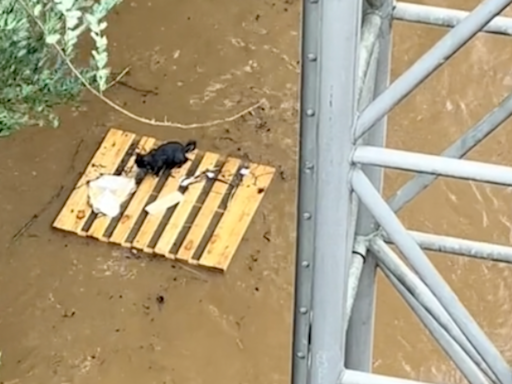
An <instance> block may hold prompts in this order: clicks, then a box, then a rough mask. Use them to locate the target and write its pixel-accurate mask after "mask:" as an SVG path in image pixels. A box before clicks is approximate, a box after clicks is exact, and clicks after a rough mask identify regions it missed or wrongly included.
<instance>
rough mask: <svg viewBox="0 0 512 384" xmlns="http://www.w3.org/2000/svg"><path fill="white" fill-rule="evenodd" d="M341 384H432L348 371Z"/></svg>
mask: <svg viewBox="0 0 512 384" xmlns="http://www.w3.org/2000/svg"><path fill="white" fill-rule="evenodd" d="M341 384H432V383H427V382H425V381H416V380H407V379H400V378H398V377H389V376H383V375H377V374H375V373H366V372H359V371H354V370H351V369H347V370H346V371H345V374H344V375H343V378H342V379H341Z"/></svg>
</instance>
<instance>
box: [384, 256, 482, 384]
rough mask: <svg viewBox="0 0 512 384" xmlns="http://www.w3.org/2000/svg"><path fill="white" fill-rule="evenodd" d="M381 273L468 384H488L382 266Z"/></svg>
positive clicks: (444, 332)
mask: <svg viewBox="0 0 512 384" xmlns="http://www.w3.org/2000/svg"><path fill="white" fill-rule="evenodd" d="M380 267H381V271H382V273H383V274H384V275H385V276H386V277H387V279H388V280H389V281H390V282H391V285H393V287H394V288H395V289H396V290H397V291H398V293H399V294H400V295H401V296H402V298H403V299H404V300H405V302H406V303H407V305H408V306H409V308H410V309H411V310H412V311H413V312H414V313H415V314H416V315H417V316H418V319H419V320H420V321H421V323H422V324H423V326H424V327H425V328H426V329H427V330H428V332H429V333H430V335H431V336H432V337H433V338H434V339H435V340H436V341H437V342H438V343H439V345H440V347H441V349H442V350H443V351H444V353H445V354H446V355H447V356H448V357H450V358H451V359H452V361H453V363H454V364H455V365H456V367H457V368H458V369H459V371H460V372H461V373H462V374H463V375H464V377H465V378H466V380H467V381H468V382H469V383H470V384H488V383H489V382H488V381H487V379H486V377H485V375H484V374H483V373H482V371H480V369H478V367H477V366H476V365H475V363H473V361H472V360H471V358H470V357H469V356H468V355H467V354H466V353H465V352H464V350H463V349H462V348H461V347H460V346H459V344H457V342H456V341H454V340H453V339H452V338H451V337H450V335H449V334H448V333H447V332H446V331H445V330H444V329H443V328H442V327H441V326H440V325H439V324H438V323H437V322H436V321H435V319H434V318H433V317H432V316H431V315H430V314H429V313H428V312H427V311H426V310H425V308H423V307H422V305H421V304H420V303H418V301H417V300H416V299H415V298H414V296H413V295H412V294H411V293H410V292H409V291H408V290H407V289H406V288H405V287H404V286H403V285H402V284H401V283H400V282H399V281H398V280H397V279H396V278H395V277H394V276H393V274H392V273H391V272H390V271H389V270H388V269H386V268H385V267H383V266H380Z"/></svg>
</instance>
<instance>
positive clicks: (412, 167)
mask: <svg viewBox="0 0 512 384" xmlns="http://www.w3.org/2000/svg"><path fill="white" fill-rule="evenodd" d="M353 161H354V163H356V164H366V165H374V166H378V167H386V168H393V169H400V170H403V171H412V172H422V173H428V174H436V175H440V176H447V177H453V178H457V179H464V180H473V181H481V182H485V183H490V184H497V185H509V186H510V185H512V167H506V166H504V165H497V164H488V163H482V162H479V161H472V160H462V159H453V158H448V157H441V156H436V155H427V154H423V153H415V152H407V151H401V150H397V149H390V148H379V147H369V146H360V147H358V148H357V149H356V150H355V151H354V154H353Z"/></svg>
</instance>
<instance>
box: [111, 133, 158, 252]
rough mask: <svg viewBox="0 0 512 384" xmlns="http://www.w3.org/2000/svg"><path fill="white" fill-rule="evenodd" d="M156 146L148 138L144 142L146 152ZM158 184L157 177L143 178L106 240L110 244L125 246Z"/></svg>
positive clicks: (152, 140) (153, 140)
mask: <svg viewBox="0 0 512 384" xmlns="http://www.w3.org/2000/svg"><path fill="white" fill-rule="evenodd" d="M155 145H156V140H155V139H153V138H150V139H149V140H148V141H147V142H146V150H147V151H149V150H151V148H152V147H153V146H155ZM157 183H158V177H155V176H152V175H148V176H146V177H144V180H142V182H141V183H140V184H139V187H138V188H137V190H136V191H135V193H134V194H133V196H132V199H131V200H130V202H129V203H128V206H127V207H126V209H125V211H124V212H123V214H122V215H121V219H120V220H119V223H117V226H116V229H114V232H113V233H112V236H111V237H110V239H109V240H108V241H109V242H111V243H115V244H121V245H124V246H127V245H128V244H127V243H126V238H127V237H128V235H129V234H130V231H131V230H132V227H133V225H134V224H135V222H136V221H137V218H138V217H139V215H140V213H141V212H142V210H143V209H144V206H145V205H146V202H147V201H148V198H149V195H151V192H153V189H155V185H156V184H157Z"/></svg>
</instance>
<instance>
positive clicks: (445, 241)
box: [383, 231, 512, 264]
mask: <svg viewBox="0 0 512 384" xmlns="http://www.w3.org/2000/svg"><path fill="white" fill-rule="evenodd" d="M409 234H410V235H411V236H412V238H413V239H414V241H416V243H418V245H419V246H420V247H421V248H422V249H426V250H429V251H434V252H441V253H450V254H453V255H461V256H468V257H471V258H475V259H481V260H482V259H483V260H488V261H498V262H502V263H508V264H512V247H507V246H505V245H498V244H492V243H486V242H482V241H474V240H467V239H461V238H457V237H450V236H441V235H434V234H431V233H424V232H417V231H409ZM383 236H384V239H385V240H389V236H388V235H387V234H383Z"/></svg>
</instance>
